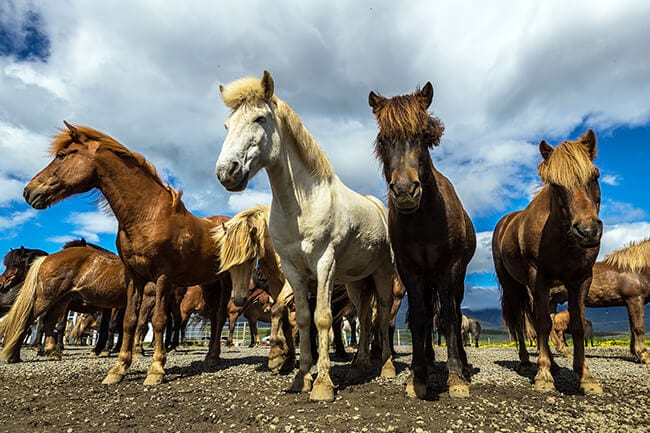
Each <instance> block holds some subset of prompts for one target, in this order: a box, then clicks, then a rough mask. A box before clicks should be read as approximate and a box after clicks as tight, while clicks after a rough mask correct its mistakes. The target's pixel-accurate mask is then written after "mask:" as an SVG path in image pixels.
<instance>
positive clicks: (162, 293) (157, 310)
mask: <svg viewBox="0 0 650 433" xmlns="http://www.w3.org/2000/svg"><path fill="white" fill-rule="evenodd" d="M171 289H172V285H171V283H170V282H169V279H168V278H167V275H161V276H160V277H158V279H157V280H156V301H155V303H154V307H153V314H152V316H151V325H152V328H153V359H152V361H151V367H149V371H147V377H146V378H145V380H144V384H145V385H150V386H155V385H160V384H161V383H162V381H163V378H164V377H165V362H166V361H167V351H166V350H165V339H164V333H165V327H166V324H167V323H166V322H167V305H168V303H167V300H168V297H169V296H170V294H171V293H170V292H171Z"/></svg>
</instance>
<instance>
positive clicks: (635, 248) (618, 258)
mask: <svg viewBox="0 0 650 433" xmlns="http://www.w3.org/2000/svg"><path fill="white" fill-rule="evenodd" d="M603 261H604V262H605V263H607V264H608V265H610V266H613V267H615V268H618V269H621V270H625V271H630V272H640V271H642V270H643V269H645V268H647V267H648V266H650V238H648V239H643V240H641V241H636V242H630V244H629V245H627V246H625V247H623V248H621V249H618V250H616V251H614V252H611V253H609V254H608V255H607V256H606V257H605V259H604V260H603Z"/></svg>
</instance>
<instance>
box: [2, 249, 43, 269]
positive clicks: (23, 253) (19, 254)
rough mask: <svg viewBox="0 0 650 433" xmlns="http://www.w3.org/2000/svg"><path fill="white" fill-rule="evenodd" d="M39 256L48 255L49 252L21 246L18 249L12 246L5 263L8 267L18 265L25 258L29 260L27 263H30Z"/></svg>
mask: <svg viewBox="0 0 650 433" xmlns="http://www.w3.org/2000/svg"><path fill="white" fill-rule="evenodd" d="M38 256H47V253H46V252H45V251H43V250H36V249H30V248H25V247H23V246H21V247H20V248H17V249H13V248H11V249H10V250H9V252H8V253H7V254H6V255H5V257H4V260H3V263H4V265H5V267H6V268H9V267H11V266H18V265H19V264H20V263H22V262H23V261H25V260H26V261H27V265H30V264H31V262H32V260H34V259H35V258H36V257H38Z"/></svg>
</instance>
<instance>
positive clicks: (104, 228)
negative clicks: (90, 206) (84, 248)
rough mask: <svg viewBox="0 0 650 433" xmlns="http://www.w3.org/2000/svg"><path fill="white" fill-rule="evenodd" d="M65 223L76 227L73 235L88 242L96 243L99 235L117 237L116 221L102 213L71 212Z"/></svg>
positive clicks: (111, 216)
mask: <svg viewBox="0 0 650 433" xmlns="http://www.w3.org/2000/svg"><path fill="white" fill-rule="evenodd" d="M67 222H68V223H69V224H72V225H73V226H76V228H75V229H74V230H73V233H74V234H76V235H78V236H81V237H83V238H85V239H86V240H87V241H89V242H98V241H99V236H98V235H99V234H113V235H117V220H116V219H115V217H114V216H113V215H107V214H105V213H102V212H72V213H70V216H69V217H68V219H67Z"/></svg>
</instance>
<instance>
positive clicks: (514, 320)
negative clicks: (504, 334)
mask: <svg viewBox="0 0 650 433" xmlns="http://www.w3.org/2000/svg"><path fill="white" fill-rule="evenodd" d="M499 289H500V291H501V313H502V314H503V322H504V323H505V325H506V327H507V328H508V330H509V331H510V335H511V336H512V338H514V340H515V342H517V343H519V342H520V341H525V339H526V322H527V321H529V322H531V323H532V317H533V300H532V294H531V293H530V291H529V290H528V288H527V287H526V286H523V285H519V284H516V285H512V286H503V285H501V284H499Z"/></svg>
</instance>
